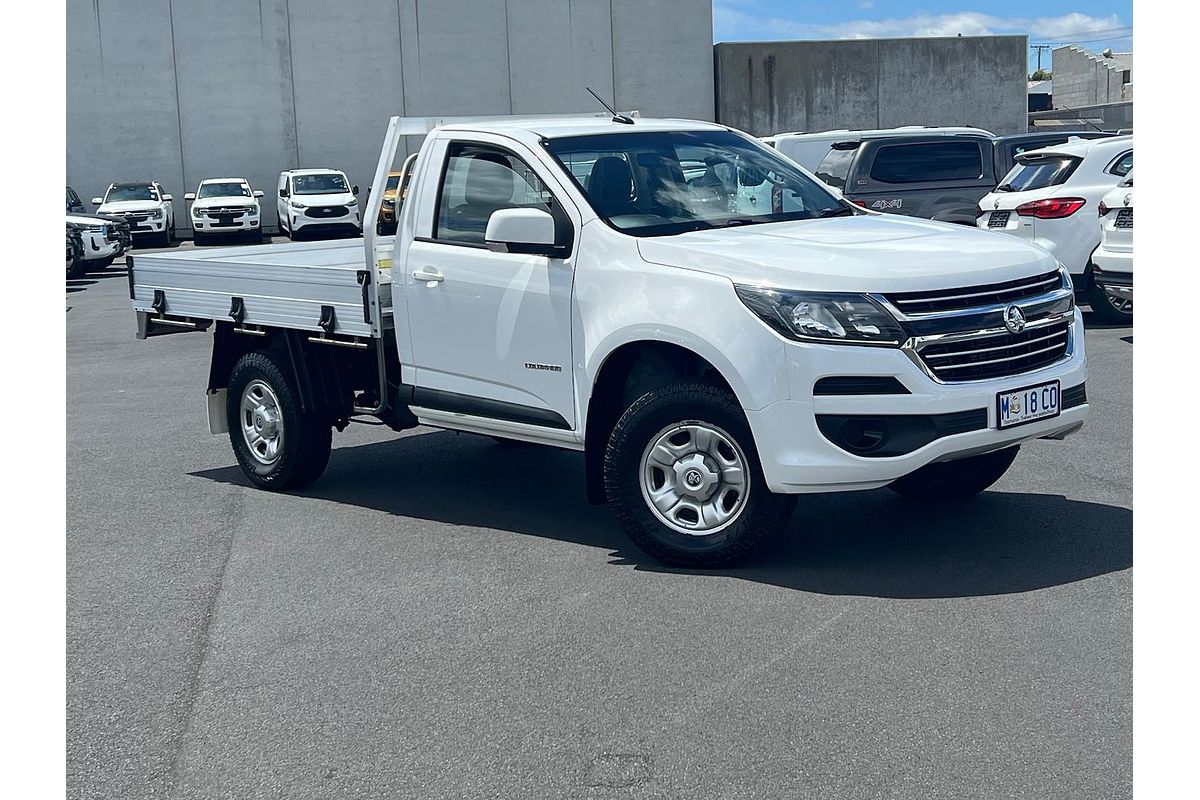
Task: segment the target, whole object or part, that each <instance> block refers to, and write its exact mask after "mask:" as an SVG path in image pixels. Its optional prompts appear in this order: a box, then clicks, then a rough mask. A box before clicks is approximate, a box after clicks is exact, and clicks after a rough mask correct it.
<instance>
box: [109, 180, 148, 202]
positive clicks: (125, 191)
mask: <svg viewBox="0 0 1200 800" xmlns="http://www.w3.org/2000/svg"><path fill="white" fill-rule="evenodd" d="M157 199H158V195H157V194H156V193H155V191H154V187H153V186H151V185H150V184H148V183H118V184H116V185H114V186H111V187H109V189H108V194H106V195H105V196H104V202H106V203H116V202H120V201H123V200H157Z"/></svg>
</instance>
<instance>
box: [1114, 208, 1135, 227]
mask: <svg viewBox="0 0 1200 800" xmlns="http://www.w3.org/2000/svg"><path fill="white" fill-rule="evenodd" d="M1113 227H1114V228H1132V227H1133V209H1132V208H1122V209H1121V210H1120V211H1118V212H1117V221H1116V222H1114V223H1113Z"/></svg>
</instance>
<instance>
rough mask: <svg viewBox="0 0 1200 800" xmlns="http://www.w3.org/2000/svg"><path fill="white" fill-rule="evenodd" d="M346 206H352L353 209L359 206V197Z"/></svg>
mask: <svg viewBox="0 0 1200 800" xmlns="http://www.w3.org/2000/svg"><path fill="white" fill-rule="evenodd" d="M346 205H347V206H351V207H353V206H356V205H358V198H357V197H356V198H354V199H353V200H351V201H350V202H349V203H346Z"/></svg>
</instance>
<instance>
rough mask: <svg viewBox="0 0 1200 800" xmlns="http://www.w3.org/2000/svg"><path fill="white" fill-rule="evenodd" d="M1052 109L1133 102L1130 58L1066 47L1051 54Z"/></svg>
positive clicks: (1125, 55) (1126, 54) (1122, 55)
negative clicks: (1107, 56) (1052, 71)
mask: <svg viewBox="0 0 1200 800" xmlns="http://www.w3.org/2000/svg"><path fill="white" fill-rule="evenodd" d="M1051 55H1052V56H1053V65H1054V107H1055V108H1064V107H1065V108H1078V107H1080V106H1090V105H1099V104H1101V103H1120V102H1123V101H1129V100H1133V83H1132V80H1133V55H1132V54H1131V53H1117V54H1116V55H1115V57H1114V58H1111V59H1108V58H1104V57H1103V56H1101V55H1098V54H1096V53H1090V52H1088V51H1087V50H1084V49H1082V48H1080V47H1076V46H1074V45H1068V46H1066V47H1056V48H1054V50H1053V51H1052V53H1051Z"/></svg>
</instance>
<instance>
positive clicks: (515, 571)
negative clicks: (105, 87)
mask: <svg viewBox="0 0 1200 800" xmlns="http://www.w3.org/2000/svg"><path fill="white" fill-rule="evenodd" d="M181 246H184V247H190V246H191V245H190V244H185V245H181ZM126 289H127V287H126V281H125V269H124V266H123V264H122V263H121V262H118V263H117V264H115V265H113V266H112V267H111V268H110V269H109V270H108V271H107V272H106V273H104V274H103V275H89V276H87V277H86V278H84V279H81V280H78V281H69V282H68V284H67V298H66V299H67V314H66V324H67V392H68V396H67V421H66V424H67V466H66V469H67V474H66V478H67V480H66V486H67V753H66V754H67V780H68V797H70V798H122V799H123V800H133V799H134V798H149V797H155V798H159V797H178V798H238V799H239V800H248V799H249V798H305V799H307V798H350V797H355V798H359V797H361V798H366V797H389V798H390V797H413V798H476V797H479V798H483V797H489V798H490V797H499V798H559V797H562V798H676V797H678V798H689V799H700V798H782V797H805V798H837V799H838V800H850V799H852V798H922V799H924V798H965V797H971V798H1002V797H1003V798H1009V797H1015V798H1048V797H1054V798H1060V799H1064V798H1086V799H1087V800H1098V799H1099V798H1122V797H1129V796H1130V791H1131V790H1130V782H1131V763H1130V759H1131V726H1130V714H1131V641H1130V639H1131V597H1130V567H1131V564H1132V511H1131V506H1132V486H1131V417H1132V390H1131V365H1132V355H1133V337H1132V331H1131V329H1128V328H1103V327H1099V326H1094V325H1091V324H1090V323H1091V320H1090V317H1089V329H1088V331H1087V347H1088V356H1089V365H1090V372H1091V374H1090V377H1089V380H1088V397H1089V400H1090V402H1091V404H1092V412H1091V417H1090V419H1089V422H1088V424H1087V426H1086V427H1085V428H1084V429H1083V431H1081V432H1080V433H1079V434H1077V435H1075V436H1073V437H1071V438H1069V439H1067V440H1066V441H1063V442H1052V441H1038V442H1034V443H1032V444H1029V445H1026V446H1025V447H1024V448H1023V449H1022V453H1021V455H1020V457H1019V458H1018V460H1017V462H1016V464H1015V465H1014V466H1013V468H1012V469H1011V470H1010V471H1009V473H1008V474H1007V475H1006V476H1005V477H1004V478H1003V479H1002V480H1001V481H1000V482H999V483H998V484H997V485H996V486H994V487H993V488H992V490H991V491H990V492H988V493H986V494H984V495H982V496H980V497H979V498H977V499H975V500H974V501H972V502H969V503H966V504H963V505H957V506H942V507H939V506H931V505H920V504H914V503H908V502H904V501H902V500H900V499H899V498H898V497H896V496H894V495H893V494H891V493H890V492H887V491H876V492H869V493H857V494H843V495H829V496H815V497H805V498H802V499H801V502H800V503H799V505H798V507H797V510H796V513H795V516H794V518H793V520H792V524H791V528H790V535H789V537H788V538H787V540H786V541H784V542H782V543H781V544H780V545H779V546H778V547H777V548H776V549H775V550H774V551H772V552H770V553H768V554H767V555H765V556H763V557H761V558H759V559H757V560H756V561H755V562H754V563H752V564H749V565H747V566H745V567H741V568H738V569H731V570H724V571H720V572H686V571H680V570H675V569H667V568H664V567H661V566H659V565H657V564H655V563H654V562H652V561H650V560H649V559H647V558H646V557H644V556H643V555H642V554H641V553H640V552H638V551H637V550H635V549H634V548H633V547H632V546H631V545H630V544H629V543H628V542H627V541H626V539H625V538H624V537H623V536H622V534H621V533H620V531H619V529H618V527H617V524H616V521H615V519H614V517H613V515H612V513H611V511H609V510H608V509H606V508H596V507H592V506H589V505H588V504H587V501H586V500H585V499H584V493H583V477H582V461H581V457H580V456H578V455H577V454H573V453H569V452H566V451H558V450H552V449H547V448H535V447H518V448H510V447H502V446H499V445H497V444H495V443H494V442H492V441H491V440H490V439H487V438H483V437H476V436H469V435H465V434H464V435H457V434H454V433H448V432H439V431H434V430H429V429H423V428H422V429H418V430H415V431H409V432H406V433H404V434H396V433H393V432H391V431H388V430H387V429H386V428H378V427H367V426H364V425H351V426H350V428H348V429H347V430H346V431H345V432H344V433H342V434H339V435H337V436H336V437H335V439H334V446H335V450H334V452H333V456H332V458H331V460H330V464H329V469H328V471H327V472H326V473H325V476H324V478H323V479H322V480H321V481H319V482H318V483H316V484H315V485H314V486H312V487H311V488H309V489H307V490H305V491H301V492H297V493H290V494H270V493H266V492H262V491H257V490H255V489H252V488H250V487H249V485H248V484H247V483H246V481H245V480H243V478H242V476H241V473H240V471H239V470H238V469H237V467H236V466H235V460H234V456H233V453H232V452H231V451H230V448H229V444H228V440H227V439H226V438H225V437H224V436H219V437H218V436H211V435H210V434H209V433H208V428H207V424H206V422H205V414H204V389H205V385H206V381H207V370H208V354H209V349H210V347H211V339H210V337H209V336H207V335H203V334H187V335H177V336H168V337H163V338H161V339H155V340H150V341H145V342H139V341H137V340H136V339H135V338H134V329H135V324H134V315H133V313H132V311H130V310H129V301H128V296H127V291H126Z"/></svg>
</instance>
